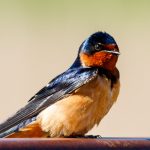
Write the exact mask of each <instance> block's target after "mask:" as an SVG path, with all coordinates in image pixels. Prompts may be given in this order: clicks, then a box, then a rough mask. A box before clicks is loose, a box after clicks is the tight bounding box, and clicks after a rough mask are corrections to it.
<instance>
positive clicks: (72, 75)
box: [0, 32, 120, 138]
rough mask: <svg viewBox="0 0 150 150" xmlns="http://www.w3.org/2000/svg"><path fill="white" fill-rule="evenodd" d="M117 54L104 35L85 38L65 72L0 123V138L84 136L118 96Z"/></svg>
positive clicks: (112, 44)
mask: <svg viewBox="0 0 150 150" xmlns="http://www.w3.org/2000/svg"><path fill="white" fill-rule="evenodd" d="M119 54H120V53H119V48H118V46H117V43H116V42H115V40H114V38H113V37H112V36H111V35H109V34H108V33H106V32H96V33H94V34H92V35H91V36H89V37H88V38H87V39H86V40H85V41H84V42H83V43H82V44H81V46H80V47H79V51H78V55H77V58H76V60H75V62H74V63H73V65H71V66H70V68H69V69H68V70H67V71H65V72H64V73H62V74H60V75H58V76H57V77H56V78H54V79H53V80H51V81H50V82H49V83H48V84H47V85H46V86H45V87H43V88H42V89H41V90H40V91H39V92H37V93H36V94H35V95H34V96H33V97H32V98H31V99H30V100H29V101H28V103H27V105H26V106H24V107H23V108H21V109H20V110H19V111H17V112H16V114H14V115H13V116H12V117H10V118H8V119H7V120H6V121H5V122H4V123H2V124H0V137H1V138H2V137H5V138H32V137H71V136H84V135H85V134H86V133H87V132H88V131H89V130H90V129H92V128H93V127H94V126H95V125H98V124H99V123H100V121H101V120H102V118H103V117H104V116H105V115H106V114H107V113H108V111H109V110H110V108H111V106H112V105H113V104H114V102H115V101H116V99H117V97H118V94H119V89H120V82H119V71H118V69H117V68H116V62H117V59H118V56H119Z"/></svg>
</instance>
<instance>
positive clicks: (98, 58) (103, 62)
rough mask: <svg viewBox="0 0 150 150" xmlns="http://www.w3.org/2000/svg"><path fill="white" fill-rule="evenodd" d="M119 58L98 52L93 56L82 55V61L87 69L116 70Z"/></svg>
mask: <svg viewBox="0 0 150 150" xmlns="http://www.w3.org/2000/svg"><path fill="white" fill-rule="evenodd" d="M117 59H118V56H116V55H113V54H111V53H107V52H96V53H94V54H92V55H89V54H87V53H85V52H84V53H81V54H80V60H81V63H82V65H83V66H86V67H102V68H104V69H107V70H114V68H115V65H116V62H117Z"/></svg>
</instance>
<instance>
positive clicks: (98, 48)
mask: <svg viewBox="0 0 150 150" xmlns="http://www.w3.org/2000/svg"><path fill="white" fill-rule="evenodd" d="M102 46H103V44H102V43H97V44H96V45H95V50H97V51H99V50H101V49H102Z"/></svg>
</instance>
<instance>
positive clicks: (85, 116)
mask: <svg viewBox="0 0 150 150" xmlns="http://www.w3.org/2000/svg"><path fill="white" fill-rule="evenodd" d="M119 87H120V84H119V81H117V83H115V84H114V85H113V87H111V80H108V79H107V78H106V77H105V76H97V77H96V78H95V79H93V80H92V81H90V82H89V83H87V84H86V85H84V86H82V87H81V88H80V89H78V90H76V91H75V92H74V93H73V94H72V95H71V96H69V97H66V98H64V99H62V100H59V101H58V102H56V103H54V104H53V105H51V106H49V107H48V108H46V109H45V110H43V111H42V112H41V113H40V114H39V115H38V116H37V121H38V123H39V124H40V126H41V128H42V130H43V131H44V132H48V133H49V136H50V137H62V136H71V135H84V134H85V133H87V132H88V131H89V130H90V129H91V128H92V127H93V126H94V125H95V124H97V125H98V124H99V122H100V121H101V119H102V118H103V117H104V116H105V115H106V114H107V113H108V111H109V110H110V108H111V106H112V105H113V103H114V102H115V101H116V99H117V96H118V93H119Z"/></svg>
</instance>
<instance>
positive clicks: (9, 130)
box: [0, 117, 36, 138]
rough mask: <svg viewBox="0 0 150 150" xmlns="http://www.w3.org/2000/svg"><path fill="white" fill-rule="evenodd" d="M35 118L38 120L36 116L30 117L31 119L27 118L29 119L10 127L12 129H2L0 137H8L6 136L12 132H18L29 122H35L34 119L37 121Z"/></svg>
mask: <svg viewBox="0 0 150 150" xmlns="http://www.w3.org/2000/svg"><path fill="white" fill-rule="evenodd" d="M35 120H36V117H33V118H30V119H27V120H25V121H23V122H21V123H20V124H18V125H16V126H14V127H12V128H10V129H8V130H6V131H2V132H1V133H0V138H4V137H6V136H8V135H10V134H12V133H13V132H17V131H18V130H19V129H20V128H23V127H25V126H26V125H28V124H29V123H31V122H33V121H35ZM2 124H3V123H2Z"/></svg>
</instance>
